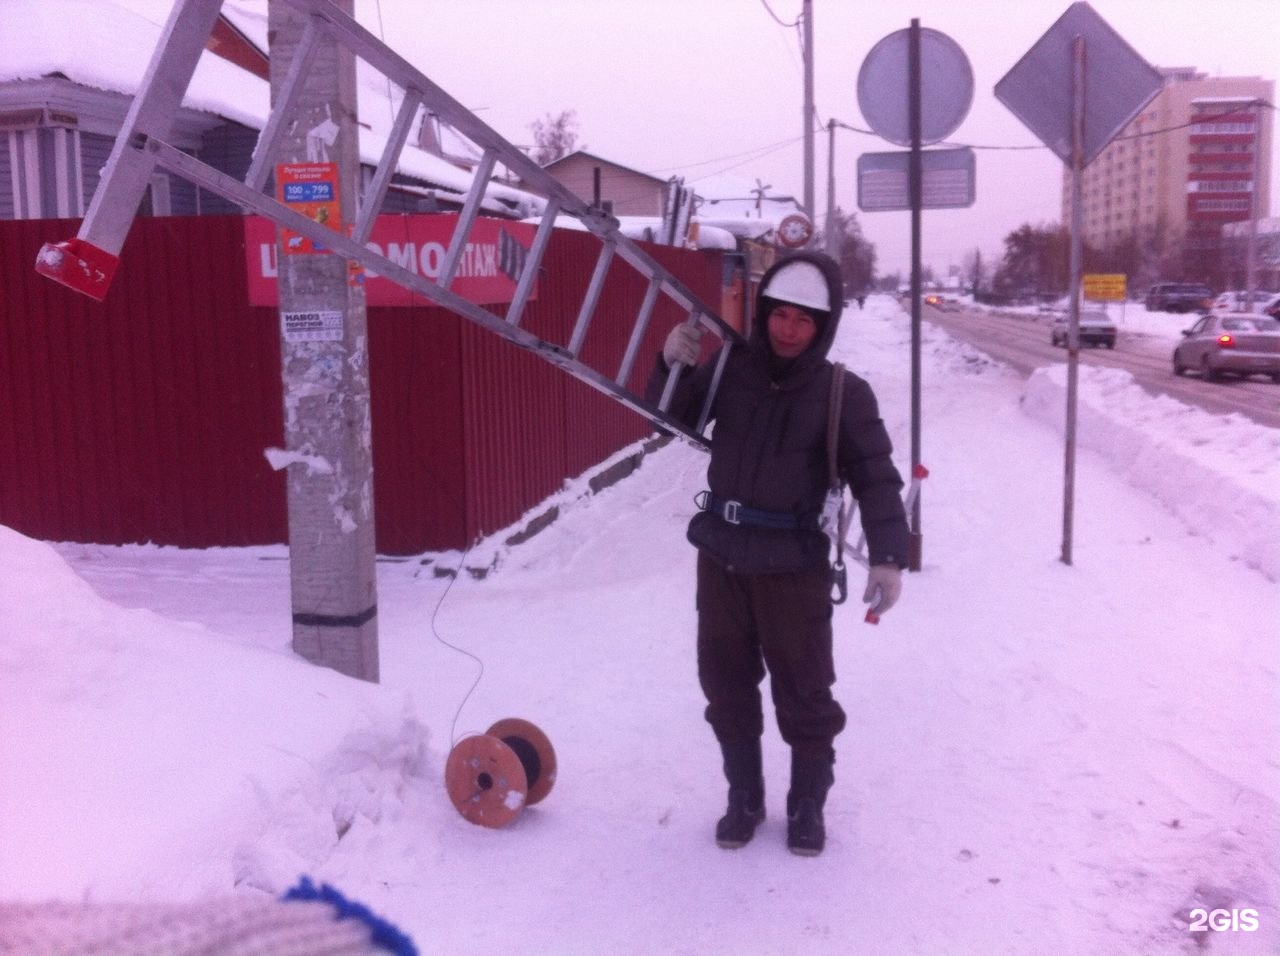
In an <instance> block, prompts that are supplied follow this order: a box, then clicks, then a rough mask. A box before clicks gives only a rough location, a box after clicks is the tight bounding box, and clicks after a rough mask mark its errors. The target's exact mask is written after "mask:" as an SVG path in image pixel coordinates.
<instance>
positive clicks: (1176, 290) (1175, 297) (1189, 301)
mask: <svg viewBox="0 0 1280 956" xmlns="http://www.w3.org/2000/svg"><path fill="white" fill-rule="evenodd" d="M1212 304H1213V291H1212V290H1211V289H1210V288H1209V287H1208V286H1207V285H1201V284H1200V283H1198V282H1157V283H1156V284H1155V285H1153V286H1151V288H1149V289H1147V298H1146V306H1147V311H1148V312H1208V311H1209V307H1210V306H1211V305H1212Z"/></svg>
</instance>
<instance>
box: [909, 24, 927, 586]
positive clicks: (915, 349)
mask: <svg viewBox="0 0 1280 956" xmlns="http://www.w3.org/2000/svg"><path fill="white" fill-rule="evenodd" d="M907 89H908V91H909V92H908V94H907V104H908V105H907V115H908V116H909V117H910V121H909V126H910V129H911V159H910V162H909V164H908V167H907V170H908V172H907V181H908V185H907V190H908V192H909V193H910V195H911V468H912V470H913V471H914V470H915V468H916V467H917V466H918V465H919V464H920V461H921V459H920V454H921V448H920V430H921V429H920V417H921V413H922V408H921V405H922V400H921V395H922V392H921V384H920V376H921V368H920V366H921V363H920V339H921V327H920V323H921V301H920V273H921V263H920V260H921V255H920V237H921V222H922V220H921V215H920V212H921V200H922V197H923V194H924V165H923V161H922V160H921V159H920V140H921V137H922V133H921V116H920V21H919V20H918V19H913V20H912V21H911V29H910V31H909V33H908V41H907ZM910 518H911V536H910V537H909V538H908V539H907V540H908V545H907V568H908V569H909V570H911V571H919V570H920V569H921V568H922V567H923V566H924V530H923V529H922V528H921V527H920V496H919V495H916V500H915V501H913V502H912V503H911V515H910Z"/></svg>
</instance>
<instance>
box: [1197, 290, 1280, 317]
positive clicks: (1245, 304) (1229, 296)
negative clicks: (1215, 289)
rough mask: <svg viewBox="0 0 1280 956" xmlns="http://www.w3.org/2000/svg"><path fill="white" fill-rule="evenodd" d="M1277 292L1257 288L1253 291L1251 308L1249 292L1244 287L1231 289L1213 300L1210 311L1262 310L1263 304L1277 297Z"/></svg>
mask: <svg viewBox="0 0 1280 956" xmlns="http://www.w3.org/2000/svg"><path fill="white" fill-rule="evenodd" d="M1275 295H1276V293H1274V292H1271V291H1268V290H1265V289H1255V290H1254V293H1253V308H1252V309H1251V308H1249V293H1248V292H1246V291H1244V290H1242V289H1231V290H1230V291H1227V292H1223V293H1221V294H1219V295H1218V297H1217V298H1215V299H1214V300H1213V304H1212V305H1211V306H1210V308H1209V311H1210V312H1262V311H1263V306H1265V305H1266V303H1268V302H1269V301H1270V300H1271V299H1273V298H1274V297H1275Z"/></svg>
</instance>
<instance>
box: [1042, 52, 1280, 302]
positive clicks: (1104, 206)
mask: <svg viewBox="0 0 1280 956" xmlns="http://www.w3.org/2000/svg"><path fill="white" fill-rule="evenodd" d="M1161 72H1162V73H1163V74H1164V75H1165V77H1166V80H1165V86H1164V88H1163V89H1162V90H1161V91H1160V92H1159V93H1158V94H1156V96H1155V97H1154V98H1153V99H1152V101H1151V102H1150V103H1149V104H1147V106H1146V108H1145V109H1144V110H1143V111H1142V113H1141V114H1140V115H1139V116H1138V117H1136V118H1135V119H1134V120H1133V121H1132V122H1131V123H1130V124H1129V125H1128V126H1127V127H1126V128H1125V129H1124V130H1123V131H1122V132H1121V133H1120V134H1119V135H1118V136H1117V137H1116V138H1115V139H1114V140H1113V141H1112V142H1111V144H1110V145H1109V146H1107V148H1106V149H1105V150H1103V152H1102V153H1101V154H1099V156H1098V157H1097V158H1096V159H1095V160H1094V161H1093V162H1092V163H1090V164H1089V166H1087V167H1086V168H1085V171H1084V182H1083V194H1084V202H1083V207H1084V208H1083V220H1084V239H1085V242H1086V243H1087V244H1088V245H1089V246H1090V247H1092V248H1094V249H1098V250H1109V251H1111V252H1112V253H1113V254H1114V258H1116V259H1119V260H1122V263H1123V264H1127V265H1128V269H1127V271H1129V272H1130V285H1131V287H1135V288H1136V287H1137V285H1138V283H1139V282H1144V283H1145V282H1150V281H1154V280H1155V279H1157V278H1160V277H1166V278H1184V279H1197V280H1201V281H1206V282H1210V283H1211V284H1218V283H1220V282H1221V278H1222V275H1223V273H1224V271H1225V270H1226V268H1227V263H1226V261H1225V259H1226V255H1227V253H1226V252H1225V251H1224V245H1223V240H1222V229H1223V226H1224V225H1226V224H1227V223H1232V222H1240V221H1244V220H1248V219H1250V218H1251V217H1254V216H1257V217H1266V216H1268V215H1270V210H1271V195H1270V188H1269V183H1270V178H1271V152H1272V135H1273V129H1274V110H1273V109H1270V108H1268V106H1269V104H1271V103H1273V102H1274V100H1275V81H1274V80H1267V79H1262V78H1260V77H1240V76H1215V77H1211V76H1208V75H1206V74H1204V73H1201V72H1198V71H1196V70H1195V69H1194V68H1190V67H1179V68H1174V69H1165V70H1162V71H1161ZM1062 209H1063V218H1062V221H1063V222H1064V223H1069V222H1070V221H1071V174H1070V171H1069V170H1068V171H1067V172H1066V173H1065V174H1064V177H1063V190H1062ZM1135 273H1136V274H1135Z"/></svg>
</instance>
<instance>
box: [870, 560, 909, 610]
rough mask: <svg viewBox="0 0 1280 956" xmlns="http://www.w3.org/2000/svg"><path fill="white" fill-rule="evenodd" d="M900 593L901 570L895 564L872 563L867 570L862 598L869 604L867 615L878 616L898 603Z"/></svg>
mask: <svg viewBox="0 0 1280 956" xmlns="http://www.w3.org/2000/svg"><path fill="white" fill-rule="evenodd" d="M901 594H902V571H901V569H900V568H899V567H898V566H897V565H896V564H873V565H872V566H871V568H870V569H869V570H868V571H867V590H866V591H865V592H864V593H863V595H862V600H864V601H866V602H867V603H868V604H870V605H871V606H870V607H869V608H867V614H868V615H874V616H876V617H879V616H880V615H881V614H883V613H884V612H885V611H887V610H889V608H891V607H893V606H894V605H895V604H897V603H898V598H899V597H900V596H901Z"/></svg>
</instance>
